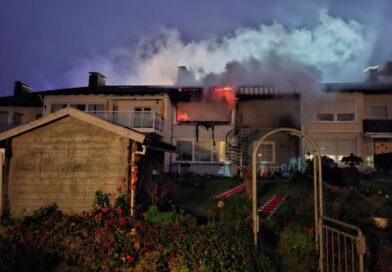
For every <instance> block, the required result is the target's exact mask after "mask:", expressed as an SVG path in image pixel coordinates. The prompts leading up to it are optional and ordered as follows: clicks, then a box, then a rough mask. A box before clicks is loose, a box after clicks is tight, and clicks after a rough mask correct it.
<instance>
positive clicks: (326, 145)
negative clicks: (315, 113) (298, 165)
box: [316, 139, 357, 162]
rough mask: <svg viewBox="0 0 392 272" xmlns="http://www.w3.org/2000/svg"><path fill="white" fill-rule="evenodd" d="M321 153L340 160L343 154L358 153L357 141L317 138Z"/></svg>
mask: <svg viewBox="0 0 392 272" xmlns="http://www.w3.org/2000/svg"><path fill="white" fill-rule="evenodd" d="M316 144H317V146H318V147H319V149H320V152H321V155H325V156H328V157H330V158H331V159H333V160H335V161H336V162H340V160H341V159H342V158H343V156H347V155H349V154H350V153H353V154H357V142H356V140H350V139H320V140H316Z"/></svg>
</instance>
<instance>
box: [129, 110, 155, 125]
mask: <svg viewBox="0 0 392 272" xmlns="http://www.w3.org/2000/svg"><path fill="white" fill-rule="evenodd" d="M134 115H135V117H134V122H133V125H134V127H135V128H151V127H152V125H153V123H152V121H153V116H152V112H151V108H139V107H138V108H135V113H134Z"/></svg>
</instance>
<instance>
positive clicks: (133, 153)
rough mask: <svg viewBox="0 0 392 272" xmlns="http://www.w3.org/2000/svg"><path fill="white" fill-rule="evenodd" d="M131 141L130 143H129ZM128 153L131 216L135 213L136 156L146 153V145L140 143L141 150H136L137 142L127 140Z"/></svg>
mask: <svg viewBox="0 0 392 272" xmlns="http://www.w3.org/2000/svg"><path fill="white" fill-rule="evenodd" d="M131 142H132V143H131ZM128 148H129V153H130V154H128V160H129V155H130V160H129V167H128V183H129V184H128V188H130V196H128V197H129V199H130V213H131V216H134V215H135V189H136V182H137V174H135V172H136V170H137V168H138V166H137V164H136V156H137V155H142V156H143V155H145V154H146V146H145V145H142V150H141V151H138V150H137V143H136V142H135V141H131V140H129V145H128Z"/></svg>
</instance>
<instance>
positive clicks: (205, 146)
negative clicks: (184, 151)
mask: <svg viewBox="0 0 392 272" xmlns="http://www.w3.org/2000/svg"><path fill="white" fill-rule="evenodd" d="M212 151H213V146H212V142H211V141H208V142H206V141H205V142H201V141H199V142H196V143H195V161H211V156H212Z"/></svg>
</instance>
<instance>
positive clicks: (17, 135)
mask: <svg viewBox="0 0 392 272" xmlns="http://www.w3.org/2000/svg"><path fill="white" fill-rule="evenodd" d="M0 141H2V142H3V146H4V148H3V149H1V150H0V155H2V162H3V165H4V166H3V167H2V169H3V175H2V176H3V180H2V182H1V185H2V186H0V203H1V204H2V205H1V206H2V207H0V208H1V210H0V211H2V210H3V208H4V204H5V198H8V200H9V204H10V208H11V213H12V215H13V216H22V215H26V214H29V213H31V211H33V210H36V209H38V208H40V207H43V206H47V205H49V204H51V203H53V202H56V203H57V205H58V206H59V208H60V209H61V210H63V211H64V212H67V213H80V212H82V211H85V210H88V209H90V208H91V205H92V202H93V198H94V193H95V192H96V191H97V190H99V189H100V190H102V191H104V192H108V193H112V192H114V191H115V188H116V187H117V185H118V184H119V183H120V182H121V181H122V180H123V179H124V178H125V179H129V178H130V177H131V176H132V175H130V171H131V166H130V165H131V158H132V157H133V156H132V153H135V152H139V153H141V154H144V153H143V151H142V150H144V151H145V149H146V146H147V148H149V147H150V148H152V149H154V143H153V142H154V141H153V140H151V139H150V138H149V137H148V135H145V134H142V133H140V132H137V131H135V130H132V129H129V128H125V127H122V126H119V125H116V124H113V123H111V122H108V121H105V120H103V119H100V118H98V117H95V116H93V115H90V114H87V113H84V112H81V111H79V110H76V109H73V108H69V107H68V108H65V109H62V110H60V111H57V112H55V113H52V114H49V115H46V116H44V117H42V118H41V119H38V120H36V121H33V122H31V123H28V124H25V125H22V126H19V127H17V128H14V129H12V130H9V131H6V132H4V133H2V134H0ZM155 142H158V145H157V146H158V147H159V148H158V149H159V151H160V152H163V151H164V149H165V147H166V148H167V147H169V149H170V148H171V145H168V144H166V143H163V142H159V141H155ZM155 152H157V151H155ZM162 157H163V156H162ZM0 168H1V167H0Z"/></svg>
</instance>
